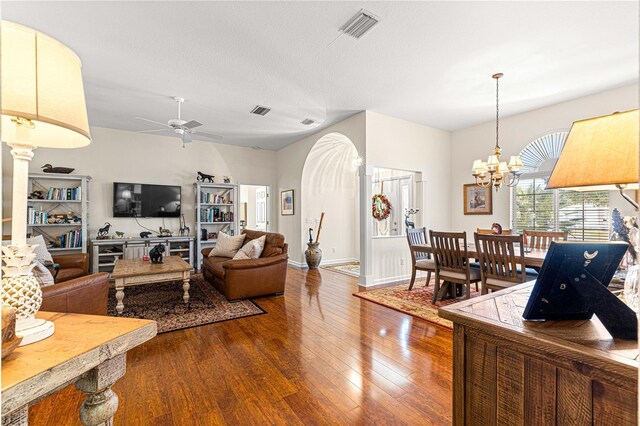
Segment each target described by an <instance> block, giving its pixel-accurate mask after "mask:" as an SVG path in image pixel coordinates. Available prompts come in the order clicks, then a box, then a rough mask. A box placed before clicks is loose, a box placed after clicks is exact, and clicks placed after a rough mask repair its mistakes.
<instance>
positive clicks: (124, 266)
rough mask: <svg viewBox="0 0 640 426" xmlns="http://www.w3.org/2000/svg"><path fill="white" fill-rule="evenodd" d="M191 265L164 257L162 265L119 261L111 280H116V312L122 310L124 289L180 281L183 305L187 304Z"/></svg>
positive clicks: (177, 257)
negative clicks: (182, 291)
mask: <svg viewBox="0 0 640 426" xmlns="http://www.w3.org/2000/svg"><path fill="white" fill-rule="evenodd" d="M190 276H191V265H189V264H188V263H187V262H185V261H184V260H182V259H181V258H180V257H179V256H165V257H164V258H163V263H160V264H153V263H151V262H150V261H148V260H147V261H144V260H142V259H119V260H117V261H116V265H115V266H114V267H113V272H112V273H111V278H115V280H116V300H117V301H118V304H117V305H116V311H118V314H122V311H123V310H124V303H123V300H124V288H125V287H129V286H132V285H142V284H157V283H164V282H170V281H182V289H183V290H184V295H183V296H182V299H183V300H184V303H189V279H190Z"/></svg>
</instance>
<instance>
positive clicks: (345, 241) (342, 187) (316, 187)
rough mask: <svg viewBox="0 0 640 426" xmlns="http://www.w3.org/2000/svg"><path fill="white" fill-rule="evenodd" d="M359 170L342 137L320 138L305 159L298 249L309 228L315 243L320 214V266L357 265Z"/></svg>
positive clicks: (355, 155)
mask: <svg viewBox="0 0 640 426" xmlns="http://www.w3.org/2000/svg"><path fill="white" fill-rule="evenodd" d="M359 166H360V160H359V155H358V151H357V149H356V147H355V145H354V144H353V142H352V141H351V140H350V139H349V138H348V137H347V136H345V135H344V134H342V133H337V132H332V133H328V134H326V135H324V136H322V137H321V138H320V139H318V141H317V142H316V143H315V144H314V146H313V148H311V151H309V154H308V155H307V159H306V161H305V164H304V167H303V170H302V184H301V211H302V215H301V222H302V223H301V229H302V232H301V235H302V247H303V248H306V247H307V243H308V241H309V228H311V229H313V232H312V235H313V238H314V239H315V237H316V234H317V230H318V224H319V223H318V222H319V219H320V215H321V213H322V212H324V213H325V217H324V222H323V224H322V231H321V234H320V238H319V242H320V247H321V249H322V251H323V256H322V265H338V264H348V263H357V262H359V261H360V238H359V234H360V218H359V211H360V208H359V186H358V168H359ZM358 274H359V273H358V269H357V268H354V275H358Z"/></svg>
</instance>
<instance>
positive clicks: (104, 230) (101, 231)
mask: <svg viewBox="0 0 640 426" xmlns="http://www.w3.org/2000/svg"><path fill="white" fill-rule="evenodd" d="M110 229H111V224H110V223H109V222H105V224H104V226H103V227H102V228H100V229H98V238H99V239H105V238H107V234H108V233H109V230H110Z"/></svg>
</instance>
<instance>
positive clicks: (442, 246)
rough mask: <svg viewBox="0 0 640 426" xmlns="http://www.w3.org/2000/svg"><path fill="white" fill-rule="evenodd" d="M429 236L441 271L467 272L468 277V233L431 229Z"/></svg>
mask: <svg viewBox="0 0 640 426" xmlns="http://www.w3.org/2000/svg"><path fill="white" fill-rule="evenodd" d="M429 238H430V239H431V248H432V250H433V257H434V259H435V261H436V265H437V267H438V268H439V269H440V270H441V271H450V272H460V273H463V274H466V276H467V278H468V277H469V264H468V262H467V261H466V260H467V258H468V257H469V256H468V252H467V233H466V232H438V231H429Z"/></svg>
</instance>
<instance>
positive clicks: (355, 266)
mask: <svg viewBox="0 0 640 426" xmlns="http://www.w3.org/2000/svg"><path fill="white" fill-rule="evenodd" d="M321 268H322V269H327V270H329V271H333V272H339V273H341V274H345V275H349V276H350V277H359V276H360V263H359V262H353V263H346V264H344V265H331V266H321Z"/></svg>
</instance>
